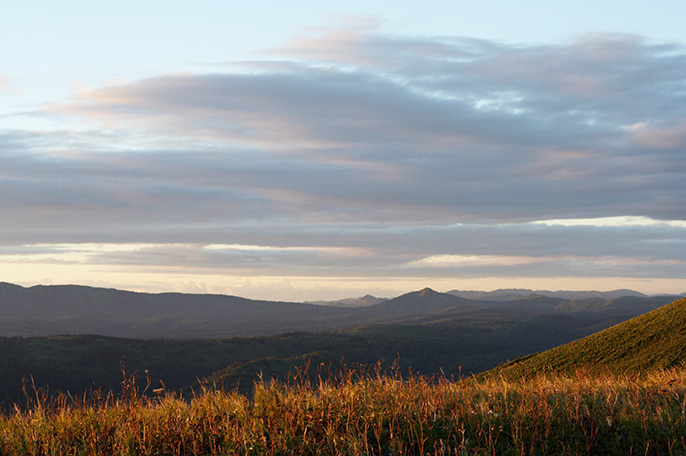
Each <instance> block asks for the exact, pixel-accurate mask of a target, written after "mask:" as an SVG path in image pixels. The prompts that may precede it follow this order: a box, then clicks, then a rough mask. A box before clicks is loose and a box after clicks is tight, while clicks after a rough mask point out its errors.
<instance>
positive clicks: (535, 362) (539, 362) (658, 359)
mask: <svg viewBox="0 0 686 456" xmlns="http://www.w3.org/2000/svg"><path fill="white" fill-rule="evenodd" d="M685 362H686V298H683V299H679V300H677V301H675V302H672V303H671V304H667V305H665V306H663V307H660V308H659V309H656V310H653V311H652V312H648V313H646V314H644V315H641V316H638V317H635V318H632V319H630V320H628V321H625V322H623V323H620V324H618V325H615V326H613V327H610V328H608V329H605V330H604V331H601V332H599V333H596V334H593V335H590V336H588V337H585V338H583V339H580V340H577V341H574V342H570V343H568V344H566V345H562V346H560V347H557V348H553V349H550V350H547V351H545V352H542V353H538V354H535V355H531V356H528V357H525V358H522V359H518V360H515V361H513V362H511V363H508V364H506V365H504V366H502V367H500V368H498V369H495V370H494V371H492V372H491V373H497V374H499V375H505V376H507V377H513V376H524V377H530V376H533V375H535V374H537V373H539V372H542V371H553V372H573V371H575V370H578V369H585V370H587V371H589V372H602V371H607V372H612V373H627V372H631V373H637V372H647V371H649V370H653V369H656V368H669V367H673V366H677V365H679V364H682V363H685Z"/></svg>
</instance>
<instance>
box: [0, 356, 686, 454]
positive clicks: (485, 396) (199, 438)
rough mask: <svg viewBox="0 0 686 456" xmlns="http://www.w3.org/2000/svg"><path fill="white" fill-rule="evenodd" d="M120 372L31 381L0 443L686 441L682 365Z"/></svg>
mask: <svg viewBox="0 0 686 456" xmlns="http://www.w3.org/2000/svg"><path fill="white" fill-rule="evenodd" d="M130 379H131V377H130V376H129V377H125V378H124V381H123V382H122V391H121V394H119V395H117V397H114V396H113V395H111V394H107V395H105V394H101V395H98V393H97V391H96V392H92V393H90V394H88V395H85V396H81V397H73V396H65V395H62V396H60V397H58V398H56V399H51V400H44V399H43V398H42V396H41V394H40V393H35V392H34V394H33V395H31V394H29V395H28V396H27V398H28V399H29V404H28V407H26V408H19V407H17V408H16V409H15V410H14V411H12V412H10V413H8V414H5V415H4V416H2V418H0V453H1V454H5V455H15V454H16V455H19V454H21V455H27V454H33V455H162V454H163V455H191V454H193V455H228V454H271V455H276V454H350V455H363V454H364V455H367V454H379V455H390V454H394V455H400V454H470V455H481V454H483V455H487V454H488V455H492V454H499V455H524V454H541V455H549V454H555V455H578V454H603V455H613V454H616V455H632V454H637V455H638V454H640V455H644V454H651V455H679V454H681V455H683V454H686V437H685V436H686V367H684V366H680V367H677V368H672V369H668V370H657V371H653V372H652V373H651V374H645V375H642V376H630V375H620V376H617V375H605V376H591V375H588V374H587V373H586V372H584V371H578V372H576V373H574V374H570V375H540V376H536V377H533V378H530V379H528V380H526V381H516V380H506V379H504V378H495V377H494V378H490V379H487V380H484V381H476V380H475V379H467V380H462V381H458V382H453V381H448V380H447V379H445V378H426V377H420V376H410V377H409V378H401V376H400V375H398V374H397V372H396V374H391V375H387V374H383V373H382V372H381V370H380V369H379V370H373V371H366V372H365V371H362V372H361V371H352V370H348V371H346V372H345V373H343V374H340V375H338V376H329V377H328V380H324V379H321V380H317V381H314V382H313V381H310V380H308V376H306V375H302V374H296V375H293V376H291V377H290V378H289V380H288V381H287V382H277V381H269V382H267V381H263V382H257V383H256V384H255V386H254V389H253V392H252V394H251V395H250V396H246V395H242V394H238V393H236V392H223V391H220V390H216V389H203V390H201V391H198V392H197V394H196V395H195V397H194V398H192V399H190V400H184V399H182V398H180V397H178V396H176V395H173V394H163V395H160V396H158V397H152V398H150V397H147V396H144V395H142V394H141V393H142V391H141V389H140V388H138V387H137V386H136V385H135V384H134V383H133V381H132V380H130ZM143 389H144V388H143Z"/></svg>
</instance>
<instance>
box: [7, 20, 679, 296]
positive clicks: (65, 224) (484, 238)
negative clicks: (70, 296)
mask: <svg viewBox="0 0 686 456" xmlns="http://www.w3.org/2000/svg"><path fill="white" fill-rule="evenodd" d="M684 54H685V50H684V48H683V47H682V46H680V45H678V44H670V43H667V44H665V43H654V42H651V41H649V40H647V39H645V38H641V37H637V36H628V35H607V34H596V35H589V36H586V37H583V38H581V39H577V40H575V41H570V42H564V43H558V44H521V45H513V44H504V43H499V42H491V41H486V40H475V39H470V38H464V37H403V36H385V35H383V34H380V33H379V32H378V30H377V29H376V28H375V25H374V24H373V23H369V22H363V23H361V24H360V23H352V25H350V26H348V27H346V28H343V29H341V28H338V29H324V28H322V29H316V30H309V31H307V32H305V33H304V34H302V35H301V36H299V37H297V38H296V39H294V40H293V41H292V42H290V43H287V44H286V45H285V46H283V47H282V48H280V49H271V50H268V51H265V52H264V53H263V54H262V55H263V56H264V57H265V58H268V59H271V60H264V61H253V62H247V63H237V64H234V65H231V66H229V67H228V68H229V70H230V71H227V72H223V73H221V72H215V73H209V74H193V73H183V74H164V75H158V76H155V77H151V78H148V79H142V80H138V81H129V82H120V83H118V84H117V85H112V86H105V87H95V88H91V89H88V90H84V91H81V92H79V93H76V94H75V95H74V96H73V97H72V98H71V99H70V100H67V101H65V102H63V103H59V104H54V105H51V106H49V107H46V109H45V110H44V112H43V114H44V115H48V116H52V117H53V118H55V119H67V118H68V119H69V121H70V122H73V121H77V122H85V123H82V124H81V127H80V128H79V129H78V130H76V129H69V128H67V127H65V128H64V129H62V130H52V131H43V132H16V131H14V132H7V131H6V132H0V160H2V163H3V168H2V169H0V207H2V209H3V212H4V213H11V214H13V216H12V217H10V218H8V219H6V220H3V230H2V231H1V232H0V244H3V245H5V246H6V248H9V246H12V248H15V247H16V246H34V247H31V248H35V246H40V245H47V244H50V243H61V244H69V245H72V244H73V245H77V244H81V243H94V244H97V245H109V244H119V243H123V244H131V245H143V244H144V245H147V247H144V248H137V249H134V250H123V251H115V252H112V251H104V250H103V251H99V249H98V248H93V249H91V253H89V254H88V255H87V259H84V261H86V262H87V263H90V262H92V263H93V264H95V263H102V264H117V265H129V266H136V267H140V268H158V269H159V268H164V267H165V265H183V268H186V269H188V270H189V271H195V273H198V274H200V273H201V272H202V271H207V270H213V271H224V272H227V273H229V272H230V273H233V274H243V275H246V276H247V275H250V274H261V275H263V276H283V271H285V270H287V271H288V274H290V275H300V276H317V275H320V274H327V275H329V276H361V277H372V276H383V275H388V276H389V277H391V276H393V277H402V276H411V277H420V276H422V275H424V276H430V275H437V276H450V275H452V276H458V275H464V276H470V275H474V276H476V275H479V276H480V277H483V276H484V274H491V275H493V276H503V277H505V276H515V275H520V276H526V275H535V274H538V275H543V276H549V275H558V276H559V275H564V274H569V275H572V276H579V275H582V274H586V275H596V276H610V275H613V274H615V275H616V274H620V273H621V274H624V275H626V276H631V277H651V274H653V275H652V276H659V275H662V276H664V277H678V276H679V275H681V276H683V273H684V272H686V269H685V266H684V263H683V261H682V260H681V258H683V254H684V253H685V252H686V235H685V234H684V228H683V223H684V210H683V209H684V207H683V201H686V187H684V185H683V182H684V177H685V175H686V160H685V159H684V154H683V148H684V146H686V139H685V138H684V135H683V134H681V131H682V130H683V129H682V128H680V127H681V126H683V119H686V103H685V102H686V100H685V99H684V98H685V96H686V95H685V93H686V92H684V91H683V74H684V73H685V72H686V63H685V62H686V59H684ZM65 125H66V124H65ZM621 217H634V218H633V220H634V221H636V220H643V221H645V220H659V221H664V223H652V222H651V223H632V224H628V225H626V224H621V223H614V224H613V223H604V222H603V221H605V222H607V220H615V221H616V220H619V219H618V218H621ZM560 220H562V221H564V220H568V222H566V223H565V222H560ZM575 220H576V221H579V220H582V221H583V220H591V221H595V222H590V223H575V222H574V221H575ZM541 221H547V222H545V223H535V222H541ZM210 245H214V247H213V248H208V246H210ZM217 246H224V247H222V248H218V247H217ZM237 246H243V247H237ZM250 246H252V247H250ZM39 250H40V249H39ZM98 252H100V253H98ZM0 254H3V253H2V252H0ZM4 255H9V253H7V252H5V253H4ZM198 282H199V281H195V280H193V281H187V280H184V281H181V282H178V283H179V284H180V285H179V286H182V287H186V288H185V289H189V288H188V287H190V288H194V287H195V286H196V285H195V284H197V283H198ZM184 284H185V285H184ZM203 286H204V285H203ZM203 289H204V288H203Z"/></svg>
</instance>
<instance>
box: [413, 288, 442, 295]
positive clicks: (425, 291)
mask: <svg viewBox="0 0 686 456" xmlns="http://www.w3.org/2000/svg"><path fill="white" fill-rule="evenodd" d="M417 294H418V295H419V296H425V295H435V294H438V292H436V291H434V290H432V289H431V288H429V287H426V288H423V289H421V290H419V291H418V292H417Z"/></svg>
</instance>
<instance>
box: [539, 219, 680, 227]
mask: <svg viewBox="0 0 686 456" xmlns="http://www.w3.org/2000/svg"><path fill="white" fill-rule="evenodd" d="M533 223H536V224H541V225H561V226H598V227H612V226H615V227H622V226H654V227H660V226H663V227H666V226H670V227H678V228H686V220H655V219H652V218H650V217H643V216H618V217H597V218H588V219H556V220H539V221H536V222H533Z"/></svg>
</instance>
